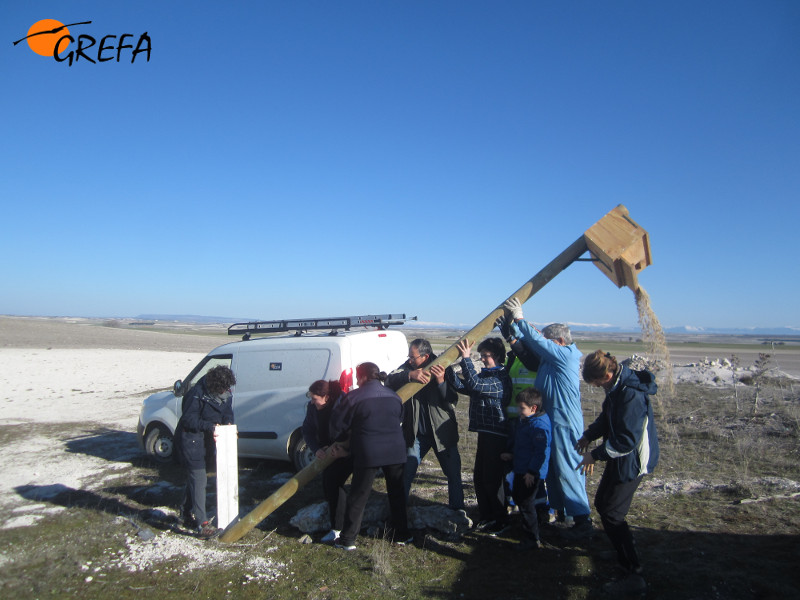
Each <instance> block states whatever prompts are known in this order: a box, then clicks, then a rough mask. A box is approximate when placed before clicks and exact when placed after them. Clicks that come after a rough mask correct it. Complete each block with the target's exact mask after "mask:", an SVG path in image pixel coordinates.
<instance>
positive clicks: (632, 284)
mask: <svg viewBox="0 0 800 600" xmlns="http://www.w3.org/2000/svg"><path fill="white" fill-rule="evenodd" d="M583 235H584V238H585V240H586V246H587V247H588V248H589V252H590V253H591V255H592V259H593V260H594V264H596V265H597V267H598V268H599V269H600V270H601V271H602V272H603V273H605V274H606V277H608V278H609V279H610V280H611V281H613V282H614V283H615V284H617V287H620V288H621V287H622V286H627V287H629V288H631V290H633V291H634V292H635V291H636V290H637V289H638V288H639V281H638V275H639V271H641V270H642V269H644V268H645V267H646V266H647V265H649V264H651V263H652V262H653V261H652V259H651V257H650V240H649V238H648V236H647V232H646V231H645V230H644V229H642V228H641V227H639V225H637V224H636V222H634V221H633V219H631V218H630V217H629V216H628V209H627V208H625V207H624V206H623V205H622V204H620V205H619V206H617V207H616V208H614V209H613V210H612V211H611V212H609V213H608V214H607V215H606V216H605V217H603V218H602V219H600V220H599V221H598V222H597V223H595V224H594V225H592V226H591V228H589V229H588V230H587V231H586V232H585V233H584V234H583Z"/></svg>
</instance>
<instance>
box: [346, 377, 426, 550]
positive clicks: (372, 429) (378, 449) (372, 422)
mask: <svg viewBox="0 0 800 600" xmlns="http://www.w3.org/2000/svg"><path fill="white" fill-rule="evenodd" d="M385 379H386V373H384V372H383V371H381V370H380V369H379V368H378V365H376V364H374V363H371V362H366V363H362V364H360V365H358V366H357V367H356V381H357V382H358V388H357V389H355V390H353V391H351V392H350V393H348V394H347V395H346V396H344V397H343V398H341V399H340V400H339V402H337V403H336V405H335V406H334V407H333V414H332V415H331V423H330V428H331V438H332V439H333V440H335V441H342V440H344V439H345V438H346V437H347V435H348V432H349V436H350V452H351V453H352V455H353V461H354V466H353V481H352V483H351V484H350V493H349V494H348V496H347V505H346V508H345V517H344V527H343V528H342V531H341V533H340V534H339V537H338V538H337V539H336V540H335V541H334V545H335V546H336V547H337V548H343V549H345V550H355V549H356V546H355V541H356V536H357V535H358V532H359V531H360V529H361V519H362V518H363V516H364V508H365V507H366V505H367V500H368V499H369V496H370V493H371V492H372V483H373V481H374V480H375V476H376V475H377V473H378V470H379V469H381V470H382V471H383V474H384V475H385V477H386V491H387V494H388V496H389V509H390V511H391V524H392V532H391V538H392V540H393V541H394V542H395V543H397V544H399V545H405V544H407V543H410V542H411V541H412V538H411V536H410V535H409V531H408V517H407V516H406V496H405V491H404V489H403V471H404V469H405V464H406V443H405V440H404V438H403V430H402V428H401V422H402V418H403V401H402V400H401V399H400V396H398V395H397V394H395V393H394V392H393V391H392V390H390V389H388V388H386V387H384V386H383V385H382V384H381V382H382V381H384V380H385ZM338 447H339V445H338V444H335V445H334V446H333V448H338Z"/></svg>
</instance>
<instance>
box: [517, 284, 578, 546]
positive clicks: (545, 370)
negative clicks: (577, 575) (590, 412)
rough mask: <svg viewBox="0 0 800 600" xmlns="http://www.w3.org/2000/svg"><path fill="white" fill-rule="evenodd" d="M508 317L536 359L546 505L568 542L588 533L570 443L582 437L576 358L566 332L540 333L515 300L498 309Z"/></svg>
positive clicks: (553, 328) (555, 327) (560, 328)
mask: <svg viewBox="0 0 800 600" xmlns="http://www.w3.org/2000/svg"><path fill="white" fill-rule="evenodd" d="M503 308H505V309H506V310H507V311H509V312H510V313H511V316H512V318H513V324H512V325H511V330H512V334H513V336H514V337H515V338H517V339H518V340H519V341H520V342H521V343H522V345H523V346H524V347H525V349H526V350H528V351H529V352H532V353H534V354H536V356H538V357H539V359H540V361H541V362H540V365H539V371H538V372H537V374H536V381H535V383H534V387H535V388H536V389H538V390H539V391H540V392H541V393H542V398H543V400H544V410H545V412H546V413H547V415H548V416H549V417H550V420H551V422H552V425H553V441H552V448H551V453H550V470H549V472H548V474H547V493H548V496H549V500H550V506H551V507H552V508H554V509H555V510H557V511H558V513H559V515H560V517H561V518H566V517H568V516H570V517H572V518H573V521H574V525H573V527H572V528H571V530H570V534H571V536H572V537H583V536H589V535H591V534H592V520H591V518H590V517H589V513H590V512H591V509H590V507H589V498H588V497H587V495H586V476H585V475H584V474H582V473H579V472H578V471H577V467H578V464H579V463H580V462H581V455H580V454H579V453H578V452H577V451H576V450H575V444H576V443H577V441H578V439H579V438H580V437H581V434H582V433H583V413H582V411H581V395H580V362H581V353H580V351H579V350H578V348H577V346H575V344H574V343H573V342H572V335H571V334H570V331H569V327H567V326H566V325H563V324H561V323H554V324H552V325H548V326H547V327H545V328H544V331H543V332H540V331H539V330H538V329H536V328H535V327H534V326H533V325H531V324H530V323H528V322H527V321H525V320H524V318H523V314H522V306H521V304H520V302H519V300H517V299H516V298H511V299H510V300H507V301H506V302H505V304H504V305H503Z"/></svg>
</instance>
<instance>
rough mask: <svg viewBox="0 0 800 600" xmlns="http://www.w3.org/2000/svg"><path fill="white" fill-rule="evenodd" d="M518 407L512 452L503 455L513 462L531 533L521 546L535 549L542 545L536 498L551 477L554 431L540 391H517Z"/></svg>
mask: <svg viewBox="0 0 800 600" xmlns="http://www.w3.org/2000/svg"><path fill="white" fill-rule="evenodd" d="M517 407H518V411H519V419H518V423H517V424H516V428H515V430H514V433H513V435H512V436H511V440H510V444H509V452H504V453H503V454H502V455H501V458H502V459H503V460H510V461H512V465H513V470H514V486H513V488H512V490H511V496H512V497H513V498H514V504H516V505H517V506H518V507H519V510H520V512H521V513H522V518H523V519H524V521H525V524H524V525H523V529H524V530H525V533H526V534H527V536H526V539H525V540H524V541H523V542H522V543H520V545H519V546H518V547H517V548H518V549H519V550H532V549H536V548H540V547H541V542H540V541H539V519H538V516H537V513H536V504H535V500H536V492H537V491H538V489H539V486H540V485H541V482H542V481H543V480H544V478H545V477H547V465H548V463H549V462H550V442H551V440H552V435H553V433H552V426H551V424H550V417H548V416H547V413H546V412H544V410H543V409H542V395H541V393H539V391H538V390H536V389H535V388H532V387H529V388H525V389H523V390H522V391H521V392H520V393H519V394H517Z"/></svg>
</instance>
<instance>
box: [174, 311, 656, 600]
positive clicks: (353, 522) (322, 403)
mask: <svg viewBox="0 0 800 600" xmlns="http://www.w3.org/2000/svg"><path fill="white" fill-rule="evenodd" d="M504 308H505V309H506V312H507V315H508V316H507V317H505V318H502V319H500V320H499V321H498V325H499V327H500V331H501V332H502V333H503V336H504V338H505V342H508V344H509V346H510V347H511V352H510V353H508V360H506V358H507V353H506V345H505V343H504V339H503V338H499V337H490V338H487V339H484V340H483V341H482V342H481V343H480V344H478V347H477V352H478V354H479V356H480V360H481V362H482V363H483V368H482V369H481V370H480V371H478V370H477V369H476V368H475V366H474V364H473V362H472V360H470V356H471V352H472V348H473V344H472V343H471V342H470V341H469V340H467V339H462V340H461V341H459V342H458V344H457V349H458V352H459V355H460V359H459V361H458V362H457V364H458V366H460V374H457V373H456V370H455V369H453V367H452V366H451V367H448V368H444V367H443V366H441V365H438V364H432V363H434V362H435V360H436V355H435V354H434V353H433V351H432V349H431V345H430V343H429V342H428V341H427V340H424V339H416V340H414V341H412V342H411V344H410V346H409V351H408V360H407V361H406V362H405V363H404V364H403V365H401V366H400V367H399V368H398V369H397V370H395V371H393V372H392V373H391V374H389V375H387V374H386V373H384V372H382V371H380V369H379V367H378V366H377V365H376V364H374V363H371V362H366V363H362V364H361V365H358V367H357V369H356V380H357V384H358V387H357V388H355V389H354V390H352V391H350V392H349V393H346V394H345V393H342V389H341V388H340V386H339V382H338V381H325V380H319V381H315V382H314V383H312V384H311V386H310V387H309V390H308V393H307V396H308V398H309V404H308V407H307V412H306V418H305V421H304V423H303V428H302V431H303V436H304V438H305V440H306V443H307V444H308V446H309V448H310V449H311V451H312V452H314V454H315V455H316V457H317V458H325V457H331V458H333V459H334V460H333V462H332V463H331V464H330V465H329V466H328V467H327V469H325V471H324V472H323V481H322V483H323V492H324V495H325V499H326V501H327V503H328V507H329V509H330V519H331V529H330V531H329V532H328V533H327V534H326V535H325V537H323V541H328V542H333V543H334V545H335V546H336V547H338V548H343V549H346V550H353V549H355V547H356V545H355V543H356V537H357V535H358V532H359V530H360V528H361V521H362V517H363V513H364V508H365V506H366V503H367V500H368V499H369V496H370V493H371V491H372V486H373V482H374V479H375V477H376V475H377V473H378V471H379V470H380V471H383V473H384V476H385V479H386V490H387V494H388V498H389V506H390V514H391V519H390V530H389V531H388V532H387V535H388V537H389V538H390V539H392V540H393V541H394V542H395V543H397V544H401V545H404V544H407V543H409V542H410V541H412V539H413V538H412V537H411V534H410V532H409V529H408V520H407V515H406V505H407V502H408V497H409V494H410V490H411V487H412V484H413V481H414V479H415V477H416V474H417V470H418V468H419V465H420V463H421V461H422V460H423V458H424V457H425V456H426V455H427V454H428V452H430V451H431V450H432V451H433V453H434V455H435V456H436V459H437V461H438V462H439V465H440V467H441V469H442V472H443V474H444V475H445V477H446V478H447V488H448V505H449V506H450V508H452V509H454V510H462V511H463V510H464V508H465V504H464V490H463V484H462V478H461V456H460V454H459V450H458V441H459V433H458V425H457V422H456V413H455V406H456V403H457V401H458V395H459V394H465V395H467V396H468V397H469V431H471V432H475V433H477V436H478V437H477V448H476V452H475V462H474V466H473V473H472V475H473V483H474V489H475V496H476V499H477V509H478V515H477V523H476V529H480V530H482V531H484V532H486V533H488V534H490V535H497V534H499V533H501V532H503V531H504V530H505V529H506V528H507V527H508V509H507V502H508V499H507V495H509V494H507V493H506V490H505V487H504V483H505V482H506V481H507V477H506V475H507V473H509V471H510V472H511V473H513V476H509V477H508V479H510V480H511V483H510V485H509V488H510V489H509V490H508V491H510V496H511V499H512V500H513V503H514V505H516V506H517V507H518V509H519V511H520V513H521V515H522V517H523V530H524V532H525V539H524V540H523V542H522V543H521V544H519V546H518V547H519V548H520V549H525V550H527V549H534V548H538V547H540V546H541V541H540V537H539V530H540V525H541V523H542V522H547V521H548V520H549V518H550V515H549V513H550V510H549V509H552V511H553V513H554V514H555V516H556V517H555V518H556V519H557V520H560V521H562V522H567V521H572V523H573V524H572V526H571V527H569V528H568V529H565V530H564V531H565V535H567V536H568V537H571V538H580V537H585V536H588V535H591V533H592V531H593V525H592V520H591V517H590V513H591V509H590V506H589V500H588V497H587V494H586V485H585V483H586V481H585V477H586V475H587V474H591V473H592V472H593V468H594V463H595V462H596V461H598V460H600V461H606V462H607V463H608V466H607V467H606V469H605V470H604V472H603V476H602V478H601V480H600V484H599V486H598V489H597V493H596V497H595V508H596V509H597V512H598V514H599V516H600V521H601V523H602V525H603V528H604V530H605V532H606V534H607V535H608V537H609V539H610V541H611V543H612V544H613V546H614V548H615V550H616V553H617V557H618V561H619V564H620V565H621V566H622V567H623V569H625V573H626V576H625V577H624V578H623V579H622V580H620V581H619V582H615V583H614V584H613V585H616V586H617V588H615V590H616V591H625V592H629V591H637V590H640V589H643V588H644V585H645V584H644V579H643V578H642V567H641V564H640V562H639V558H638V554H637V551H636V547H635V545H634V543H633V536H632V534H631V531H630V529H629V527H628V524H627V522H626V520H625V517H626V515H627V512H628V510H629V508H630V505H631V501H632V498H633V495H634V493H635V491H636V489H637V488H638V486H639V484H640V482H641V481H642V478H643V476H644V475H645V474H647V473H649V472H652V470H653V468H654V467H655V465H656V462H657V460H658V440H657V435H656V430H655V421H654V418H653V408H652V404H651V402H650V396H652V395H653V394H655V393H656V384H655V378H654V376H653V374H652V373H650V372H649V371H631V370H630V369H629V368H628V367H627V366H625V365H622V364H620V363H618V362H617V360H616V359H615V358H614V357H613V356H611V355H610V354H607V353H605V352H603V351H602V350H597V351H596V352H593V353H592V354H589V355H588V356H587V357H586V359H585V360H584V363H583V368H582V375H583V379H584V381H585V382H586V383H588V384H589V385H593V386H597V387H601V388H603V389H604V390H605V392H606V398H605V401H604V402H603V407H602V411H601V413H600V415H599V416H598V418H597V419H596V420H595V422H594V423H592V424H591V425H589V427H587V428H586V429H584V427H583V414H582V410H581V402H580V375H581V353H580V351H579V350H578V348H577V346H576V345H575V344H574V342H573V340H572V337H571V333H570V330H569V328H568V327H567V326H566V325H563V324H560V323H555V324H552V325H549V326H548V327H545V328H544V329H543V330H542V331H539V330H538V329H536V328H535V327H534V326H533V325H532V324H531V323H529V322H528V321H526V320H525V319H524V315H523V312H522V307H521V305H520V303H519V301H518V300H517V299H516V298H512V299H510V300H509V301H507V302H506V303H505V305H504ZM234 383H235V378H234V377H233V373H232V372H231V371H230V369H228V368H227V367H216V368H215V369H212V370H211V371H209V373H208V374H207V375H206V376H205V377H204V378H203V379H201V380H200V382H199V383H198V384H197V385H196V386H195V387H194V388H193V389H192V390H191V391H190V392H189V393H188V394H187V396H186V397H185V398H184V400H183V416H182V417H181V420H180V422H179V425H178V432H176V441H177V443H178V449H179V454H180V455H181V457H182V462H183V464H184V466H185V467H186V469H187V473H188V485H187V488H186V489H187V491H186V497H185V500H184V503H183V507H182V512H183V515H184V521H185V522H187V523H188V524H190V525H192V526H195V527H199V528H200V531H201V535H204V534H205V533H207V530H208V529H209V524H208V522H207V520H206V512H205V497H204V489H205V485H204V484H205V464H204V463H203V462H202V460H201V456H205V448H207V444H204V442H207V441H208V440H209V439H210V438H211V437H212V436H213V431H214V426H215V424H216V423H221V424H224V423H232V422H233V412H232V409H231V408H230V386H231V385H233V384H234ZM408 383H417V384H420V387H419V388H418V389H417V391H416V392H415V393H414V395H413V396H411V397H410V398H409V399H408V401H407V402H405V404H404V403H403V401H402V400H401V398H400V397H399V396H398V395H397V393H396V391H397V390H399V389H400V388H401V387H403V386H404V385H406V384H408ZM512 400H513V401H514V403H515V404H516V406H513V405H512ZM598 439H602V440H603V442H602V444H601V445H598V446H597V447H595V448H590V446H591V444H592V442H594V441H595V440H598ZM201 449H203V450H202V452H201ZM351 475H352V481H351V484H350V488H349V492H348V491H346V488H345V482H346V481H347V479H348V478H349V477H350V476H351ZM201 490H202V492H201ZM201 495H202V500H201ZM612 591H614V590H612Z"/></svg>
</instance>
